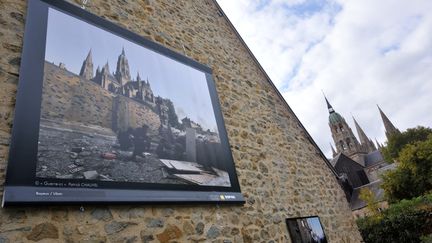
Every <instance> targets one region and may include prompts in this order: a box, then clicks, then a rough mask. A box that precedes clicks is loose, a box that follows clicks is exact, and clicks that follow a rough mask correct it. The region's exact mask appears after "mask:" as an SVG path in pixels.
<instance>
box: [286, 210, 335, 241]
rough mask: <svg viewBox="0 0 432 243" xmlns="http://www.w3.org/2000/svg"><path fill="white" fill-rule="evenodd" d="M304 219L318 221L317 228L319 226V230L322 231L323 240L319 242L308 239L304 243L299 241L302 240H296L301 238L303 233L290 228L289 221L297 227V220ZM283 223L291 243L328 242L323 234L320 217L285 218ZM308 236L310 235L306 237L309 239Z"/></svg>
mask: <svg viewBox="0 0 432 243" xmlns="http://www.w3.org/2000/svg"><path fill="white" fill-rule="evenodd" d="M304 219H306V220H307V219H317V220H318V223H319V226H320V230H321V231H322V234H323V236H324V238H323V239H322V240H321V241H314V240H313V239H308V240H306V241H301V240H304V239H298V238H299V237H300V238H301V237H303V236H304V233H305V232H300V231H301V230H299V229H294V228H292V227H290V226H291V224H290V221H291V222H294V221H295V224H297V225H298V224H299V220H304ZM285 223H286V226H287V230H288V233H289V235H290V238H291V241H293V243H303V242H316V243H327V242H328V238H327V235H326V233H325V229H324V227H323V224H322V223H321V219H320V217H319V216H318V215H312V216H303V217H293V218H286V219H285ZM309 236H312V235H307V237H309ZM299 240H300V241H299Z"/></svg>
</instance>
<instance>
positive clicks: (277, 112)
mask: <svg viewBox="0 0 432 243" xmlns="http://www.w3.org/2000/svg"><path fill="white" fill-rule="evenodd" d="M79 2H80V1H79ZM77 3H78V1H77ZM26 5H27V2H26V1H23V0H21V1H18V0H0V6H1V8H0V26H1V28H0V39H1V40H2V41H1V44H0V53H1V55H0V188H1V187H2V185H3V183H4V174H5V167H6V161H7V152H8V145H9V138H10V132H11V126H12V119H13V110H14V104H15V95H16V87H17V82H18V69H19V64H20V55H21V50H22V40H23V32H24V19H25V16H26ZM86 9H87V10H88V11H90V12H92V13H94V14H97V15H99V16H102V17H104V18H106V19H108V20H110V21H113V22H115V23H116V24H119V25H121V26H122V27H124V28H127V29H129V30H131V31H133V32H135V33H138V34H140V35H142V36H144V37H147V38H149V39H151V40H153V41H155V42H158V43H160V44H162V45H164V46H166V47H168V48H170V49H172V50H174V51H177V52H180V53H182V54H184V55H187V56H189V57H191V58H193V59H195V60H197V61H198V62H201V63H203V64H205V65H208V66H209V67H211V68H212V69H213V72H214V73H213V77H214V80H215V83H216V88H217V91H218V93H219V97H220V103H221V107H222V113H223V116H224V120H225V123H226V127H227V132H228V137H229V140H230V143H231V149H232V152H233V157H234V161H235V164H236V169H237V173H238V176H239V181H240V185H241V189H242V193H243V194H244V196H245V198H246V200H247V202H246V204H245V205H243V206H216V205H207V206H206V205H193V206H174V205H171V206H157V205H153V206H86V207H85V211H83V212H82V211H80V210H79V208H78V207H32V208H7V209H0V242H23V241H28V240H40V239H46V241H45V242H48V241H49V240H51V241H52V242H57V241H67V242H80V241H81V242H92V241H93V242H94V241H110V242H150V241H151V240H153V241H152V242H168V241H169V240H175V241H177V242H194V241H196V242H212V241H215V242H290V240H289V235H288V231H287V228H286V224H285V218H288V217H299V216H308V215H318V216H320V218H321V222H322V223H323V227H324V231H325V233H326V234H327V236H328V238H329V241H330V242H360V241H361V237H360V234H359V232H358V230H357V227H356V225H355V222H354V218H353V216H352V215H351V212H350V209H349V207H348V203H347V202H346V200H345V196H344V193H343V191H342V190H341V189H340V187H339V186H338V184H337V181H336V179H335V176H334V175H333V174H332V173H331V171H330V169H329V168H328V166H327V165H326V164H325V162H324V160H323V158H322V157H321V156H320V153H319V151H318V150H317V148H316V147H315V146H314V145H313V144H312V143H311V141H310V140H309V139H308V136H307V133H306V132H305V131H304V130H303V129H302V126H301V125H300V124H299V121H298V120H297V119H296V117H295V115H294V114H293V113H292V112H291V110H290V109H289V107H287V105H286V104H285V102H284V101H283V100H282V99H281V98H280V96H279V95H278V94H277V92H276V91H275V90H274V88H273V86H272V85H271V84H270V83H269V82H268V80H267V77H266V75H265V74H264V73H263V72H262V71H261V69H260V67H259V66H258V65H257V64H256V62H255V61H254V60H253V58H252V57H251V55H250V54H249V53H248V51H247V49H246V48H245V46H244V45H243V44H242V42H241V41H240V40H239V39H238V37H237V36H236V35H235V33H234V32H233V30H232V29H231V27H230V25H229V24H228V22H227V20H226V19H225V17H220V15H219V14H218V9H217V7H216V5H215V4H214V2H213V1H211V0H183V1H174V0H160V1H159V0H158V1H156V0H137V1H116V0H90V1H89V3H88V7H87V8H86ZM0 191H1V189H0ZM0 196H1V193H0Z"/></svg>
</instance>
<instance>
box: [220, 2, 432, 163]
mask: <svg viewBox="0 0 432 243" xmlns="http://www.w3.org/2000/svg"><path fill="white" fill-rule="evenodd" d="M217 1H218V3H219V4H220V5H221V7H222V9H223V10H224V12H225V14H226V15H227V17H228V18H229V19H230V20H231V21H232V22H233V25H234V26H235V27H236V29H237V30H238V31H239V33H240V35H241V36H242V37H243V39H244V40H245V42H246V43H247V45H248V46H249V48H250V49H251V50H252V52H253V53H254V55H255V56H256V57H257V59H258V61H259V62H260V63H261V65H262V66H263V67H264V69H265V70H266V72H267V73H268V74H269V76H270V77H271V79H272V81H273V82H274V83H275V85H276V86H277V87H278V89H279V90H280V91H281V93H282V95H283V96H284V98H285V99H286V100H287V102H288V104H289V105H290V106H291V108H292V109H293V110H294V112H295V113H296V115H297V116H298V117H299V119H300V121H301V122H302V123H303V124H304V125H305V127H306V129H307V130H308V132H309V133H310V134H311V135H312V137H313V138H314V140H315V141H316V142H317V143H318V145H319V146H320V148H321V149H322V150H323V152H324V153H325V154H326V155H327V156H328V157H330V156H331V150H330V145H329V142H331V143H333V141H332V138H331V134H330V129H329V127H328V111H327V107H326V104H325V102H324V98H323V95H322V92H321V90H323V91H324V92H325V93H326V95H327V97H328V98H329V100H330V102H331V104H332V105H333V107H334V108H335V110H336V111H337V112H338V113H340V114H341V115H342V116H344V117H345V119H346V120H347V122H348V124H350V126H351V128H352V129H353V131H354V132H355V133H356V131H355V127H354V124H353V121H352V119H351V115H353V116H355V118H356V120H357V121H358V122H359V124H360V125H361V126H362V128H363V130H364V131H365V133H366V135H368V136H369V137H370V138H371V139H372V140H375V138H376V139H377V140H378V141H380V142H385V140H386V138H385V133H384V126H383V124H382V121H381V118H380V115H379V112H378V109H377V108H376V104H379V105H380V107H381V108H382V109H383V111H384V112H385V113H386V114H387V115H388V117H389V118H390V119H391V120H392V122H393V123H394V125H395V126H396V127H398V128H399V129H400V130H405V129H407V128H410V127H415V126H417V125H422V126H429V127H430V126H432V115H431V110H432V102H430V100H431V99H432V98H431V97H432V95H431V94H432V80H431V79H432V78H431V77H432V31H431V30H432V12H431V11H430V9H432V1H430V0H415V1H405V0H380V1H376V0H361V1H358V0H327V1H318V0H236V1H232V0H217Z"/></svg>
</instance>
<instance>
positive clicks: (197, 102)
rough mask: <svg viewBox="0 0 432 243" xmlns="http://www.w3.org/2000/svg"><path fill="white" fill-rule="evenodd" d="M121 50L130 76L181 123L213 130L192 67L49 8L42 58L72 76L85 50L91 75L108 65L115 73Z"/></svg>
mask: <svg viewBox="0 0 432 243" xmlns="http://www.w3.org/2000/svg"><path fill="white" fill-rule="evenodd" d="M122 48H124V50H125V53H126V57H127V59H128V61H129V67H130V71H131V76H132V78H133V79H134V80H135V79H136V76H137V72H139V74H140V77H141V79H147V78H148V80H149V82H150V85H151V87H152V89H153V93H154V94H155V95H156V96H157V95H159V96H162V97H164V98H169V99H171V101H173V103H174V106H175V109H176V112H177V114H178V116H179V119H180V120H181V119H182V118H184V117H185V116H188V117H189V118H191V119H192V120H194V121H196V122H198V123H200V124H201V125H202V126H203V128H205V129H210V130H212V131H217V129H216V128H217V126H216V120H215V116H214V114H213V108H212V104H211V100H210V94H209V90H208V87H207V81H206V77H205V74H204V73H203V72H201V71H198V70H196V69H194V68H192V67H189V66H186V65H184V64H182V63H179V62H177V61H174V60H172V59H170V58H168V57H165V56H162V55H160V54H158V53H156V52H154V51H151V50H148V49H146V48H143V47H141V46H139V45H137V44H135V43H133V42H130V41H127V40H125V39H123V38H120V37H118V36H116V35H114V34H112V33H110V32H108V31H105V30H101V29H99V28H96V27H94V26H92V25H89V24H88V23H86V22H84V21H81V20H77V19H75V18H72V17H70V16H68V15H66V14H64V13H62V12H60V11H57V10H54V9H50V10H49V18H48V30H47V44H46V51H45V59H46V60H47V61H49V62H54V63H55V64H59V63H60V62H62V63H65V64H66V68H67V69H68V70H69V71H72V72H74V73H76V74H79V71H80V69H81V66H82V62H83V61H84V59H85V58H86V56H87V54H88V52H89V50H90V49H91V50H92V56H93V65H94V69H95V70H94V72H95V71H96V68H97V66H100V67H101V68H102V66H103V65H104V64H105V63H106V62H108V64H109V67H110V71H111V73H113V72H115V69H116V65H117V58H118V56H119V55H120V53H121V51H122Z"/></svg>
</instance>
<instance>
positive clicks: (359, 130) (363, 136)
mask: <svg viewBox="0 0 432 243" xmlns="http://www.w3.org/2000/svg"><path fill="white" fill-rule="evenodd" d="M352 119H353V120H354V124H355V127H356V130H357V134H358V136H359V138H360V143H361V144H366V143H367V142H368V141H369V138H368V137H367V136H366V133H365V132H364V131H363V129H362V128H361V127H360V125H359V124H358V122H357V120H356V119H355V118H354V116H353V117H352Z"/></svg>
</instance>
